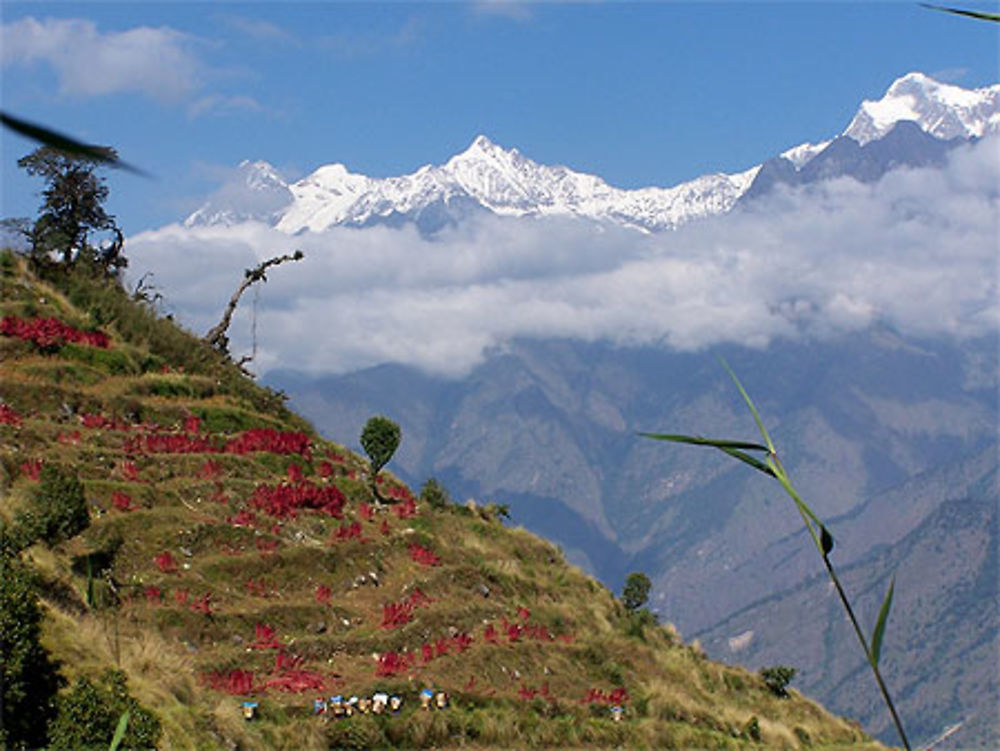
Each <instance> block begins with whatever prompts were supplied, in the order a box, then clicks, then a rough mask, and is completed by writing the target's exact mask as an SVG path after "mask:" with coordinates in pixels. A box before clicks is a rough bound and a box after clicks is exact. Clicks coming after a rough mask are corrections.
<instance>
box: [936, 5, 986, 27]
mask: <svg viewBox="0 0 1000 751" xmlns="http://www.w3.org/2000/svg"><path fill="white" fill-rule="evenodd" d="M920 4H921V5H922V6H923V7H925V8H930V9H931V10H939V11H941V12H943V13H954V14H955V15H956V16H968V17H969V18H976V19H978V20H980V21H993V22H994V23H1000V13H983V12H982V11H978V10H963V9H962V8H945V7H943V6H941V5H930V4H928V3H920Z"/></svg>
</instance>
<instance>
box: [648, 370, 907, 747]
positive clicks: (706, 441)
mask: <svg viewBox="0 0 1000 751" xmlns="http://www.w3.org/2000/svg"><path fill="white" fill-rule="evenodd" d="M722 367H723V368H725V370H726V372H727V373H728V374H729V377H730V378H732V380H733V383H734V384H736V388H737V389H738V390H739V392H740V395H741V396H742V397H743V401H744V402H745V403H746V405H747V408H748V409H749V410H750V413H751V414H752V415H753V418H754V421H755V422H756V423H757V429H758V430H759V431H760V434H761V436H762V437H763V439H764V441H765V443H766V444H767V445H766V446H765V445H761V444H759V443H753V442H751V441H739V440H730V439H717V438H701V437H698V436H689V435H680V434H677V433H640V434H639V435H641V436H643V437H644V438H652V439H653V440H657V441H669V442H672V443H686V444H690V445H694V446H710V447H712V448H715V449H718V450H720V451H722V452H724V453H726V454H728V455H729V456H732V457H733V458H734V459H738V460H739V461H741V462H743V463H744V464H748V465H750V466H751V467H753V468H754V469H756V470H758V471H760V472H763V473H764V474H766V475H770V476H771V477H773V478H774V479H776V480H777V481H778V483H779V484H780V485H781V487H782V488H783V489H784V491H785V492H786V493H787V494H788V496H789V497H790V498H791V499H792V501H793V502H794V503H795V508H796V509H797V510H798V512H799V514H800V516H801V517H802V521H803V523H804V524H805V526H806V529H807V530H808V532H809V535H810V537H812V541H813V543H814V544H815V545H816V549H817V550H818V551H819V553H820V556H821V557H822V559H823V565H824V566H825V567H826V571H827V574H828V575H829V576H830V581H831V582H832V583H833V585H834V587H835V588H836V590H837V595H838V596H839V597H840V601H841V604H843V606H844V610H846V611H847V615H848V617H849V619H850V621H851V625H852V626H853V627H854V633H855V635H856V636H857V637H858V641H859V642H860V644H861V648H862V649H863V650H864V653H865V657H866V658H867V660H868V664H869V665H870V666H871V669H872V673H873V674H874V675H875V682H876V683H877V684H878V687H879V691H881V692H882V698H883V699H884V700H885V703H886V706H887V707H888V709H889V714H890V715H892V721H893V724H894V725H895V726H896V731H897V732H898V733H899V737H900V739H901V740H902V741H903V747H904V748H906V749H907V751H909V749H910V742H909V741H908V740H907V738H906V732H905V731H904V730H903V724H902V722H901V721H900V719H899V715H898V714H897V713H896V707H895V705H894V704H893V702H892V697H891V696H890V695H889V690H888V688H886V685H885V681H883V680H882V674H881V673H880V672H879V668H878V661H879V657H880V654H881V651H882V640H883V638H884V636H885V625H886V622H887V621H888V619H889V610H890V608H891V607H892V595H893V590H894V589H895V578H893V581H892V582H891V583H890V584H889V591H888V592H887V593H886V596H885V600H884V601H883V603H882V608H881V610H880V611H879V615H878V620H877V621H876V623H875V630H874V631H873V632H872V640H871V645H870V646H869V643H868V640H867V639H865V635H864V633H863V632H862V631H861V626H860V625H859V624H858V619H857V617H856V616H855V615H854V608H853V607H852V606H851V602H850V600H849V599H848V598H847V593H846V592H844V588H843V587H842V586H841V584H840V579H839V577H838V576H837V573H836V571H834V568H833V563H832V562H831V561H830V557H829V556H830V552H831V551H832V550H833V536H832V535H831V534H830V531H829V530H828V529H827V528H826V525H825V524H823V522H822V521H821V520H820V518H819V517H818V516H816V514H815V513H814V512H813V510H812V509H811V508H809V506H808V504H807V503H806V502H805V501H804V500H803V499H802V496H800V495H799V492H798V491H797V490H796V489H795V486H794V485H792V481H791V479H790V478H789V477H788V473H787V472H785V468H784V467H783V466H782V464H781V460H780V459H779V458H778V452H777V451H776V450H775V448H774V443H773V441H772V440H771V436H770V435H769V434H768V432H767V428H765V427H764V421H763V420H762V419H761V416H760V413H759V412H758V411H757V408H756V407H755V406H754V403H753V400H752V399H751V398H750V395H749V394H748V393H747V392H746V389H744V388H743V384H741V383H740V381H739V379H738V378H737V377H736V374H735V373H734V372H733V371H732V369H731V368H730V367H729V365H728V364H727V363H726V362H725V361H724V360H723V361H722ZM749 451H757V452H764V453H765V457H764V460H763V461H762V460H760V459H758V458H756V457H755V456H752V455H751V454H749V453H747V452H749ZM817 530H818V533H817Z"/></svg>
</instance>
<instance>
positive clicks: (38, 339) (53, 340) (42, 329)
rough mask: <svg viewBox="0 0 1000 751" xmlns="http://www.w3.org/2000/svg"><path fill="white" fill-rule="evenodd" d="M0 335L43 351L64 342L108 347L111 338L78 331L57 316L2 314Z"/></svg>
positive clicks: (51, 349)
mask: <svg viewBox="0 0 1000 751" xmlns="http://www.w3.org/2000/svg"><path fill="white" fill-rule="evenodd" d="M0 335H3V336H9V337H12V338H14V339H21V340H22V341H27V342H31V343H32V344H34V345H35V346H36V347H38V349H40V350H42V351H43V352H52V351H55V350H57V349H59V348H60V347H62V346H63V345H64V344H68V343H73V344H83V345H85V346H88V347H97V348H99V349H108V347H110V346H111V340H110V339H109V338H108V335H107V334H105V333H103V332H101V331H80V330H79V329H76V328H73V327H72V326H70V325H69V324H67V323H63V322H62V321H60V320H59V319H58V318H18V317H17V316H4V318H3V319H2V320H0Z"/></svg>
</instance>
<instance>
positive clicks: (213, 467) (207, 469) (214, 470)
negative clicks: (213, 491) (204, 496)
mask: <svg viewBox="0 0 1000 751" xmlns="http://www.w3.org/2000/svg"><path fill="white" fill-rule="evenodd" d="M221 471H222V467H221V466H220V465H219V463H218V462H214V461H212V460H211V459H206V460H205V463H204V464H202V465H201V467H199V468H198V477H199V479H202V480H213V479H215V477H216V476H217V475H218V474H219V473H220V472H221Z"/></svg>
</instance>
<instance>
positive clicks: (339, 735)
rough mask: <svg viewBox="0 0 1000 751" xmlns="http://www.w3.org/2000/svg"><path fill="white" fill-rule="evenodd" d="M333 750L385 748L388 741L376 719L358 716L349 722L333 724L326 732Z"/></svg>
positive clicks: (328, 742)
mask: <svg viewBox="0 0 1000 751" xmlns="http://www.w3.org/2000/svg"><path fill="white" fill-rule="evenodd" d="M326 742H327V744H328V746H329V748H331V749H354V748H361V749H372V748H385V747H386V739H385V734H384V733H383V732H382V728H381V727H379V724H378V723H377V722H376V721H375V718H373V717H369V716H367V715H357V716H355V717H352V718H350V719H349V720H343V721H341V722H335V723H332V724H331V725H330V726H329V727H328V729H327V731H326Z"/></svg>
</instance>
